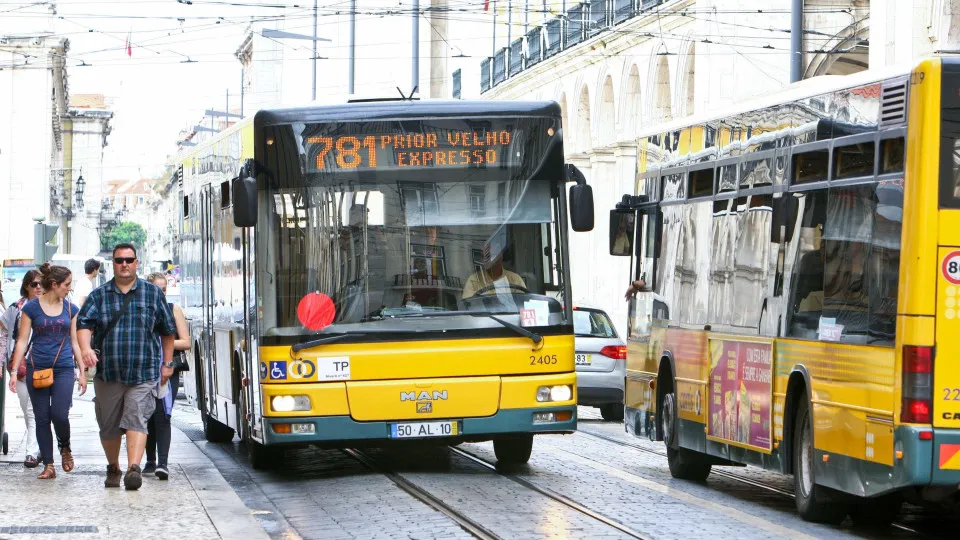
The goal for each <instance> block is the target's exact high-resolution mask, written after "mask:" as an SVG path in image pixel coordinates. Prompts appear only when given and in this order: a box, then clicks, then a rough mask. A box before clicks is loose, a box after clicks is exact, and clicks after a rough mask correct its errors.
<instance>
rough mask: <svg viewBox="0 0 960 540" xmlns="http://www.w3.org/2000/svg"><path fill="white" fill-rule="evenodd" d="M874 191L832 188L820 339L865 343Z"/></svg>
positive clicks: (829, 201) (828, 203)
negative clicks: (867, 269) (867, 270)
mask: <svg viewBox="0 0 960 540" xmlns="http://www.w3.org/2000/svg"><path fill="white" fill-rule="evenodd" d="M873 191H874V186H872V185H865V186H853V187H846V188H840V189H831V190H830V195H829V197H828V199H827V222H826V225H825V226H824V234H823V244H824V255H825V258H824V271H823V278H824V280H823V281H824V286H823V318H822V320H821V323H820V333H821V335H820V339H825V340H830V341H839V340H841V339H842V340H843V341H850V340H853V341H856V342H860V343H862V342H864V341H866V335H867V328H868V320H869V317H868V312H869V296H868V294H867V293H868V283H867V272H866V267H867V263H868V257H869V255H870V245H871V242H872V240H873V214H874V206H875V204H874V200H873ZM841 336H842V338H841Z"/></svg>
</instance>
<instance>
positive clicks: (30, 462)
mask: <svg viewBox="0 0 960 540" xmlns="http://www.w3.org/2000/svg"><path fill="white" fill-rule="evenodd" d="M39 464H40V462H39V461H37V457H36V456H27V458H26V459H24V460H23V466H24V467H26V468H28V469H32V468H34V467H36V466H37V465H39Z"/></svg>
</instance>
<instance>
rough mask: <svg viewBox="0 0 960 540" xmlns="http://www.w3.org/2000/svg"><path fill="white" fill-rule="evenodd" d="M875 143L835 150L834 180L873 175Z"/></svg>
mask: <svg viewBox="0 0 960 540" xmlns="http://www.w3.org/2000/svg"><path fill="white" fill-rule="evenodd" d="M873 155H874V144H873V141H871V142H866V143H859V144H851V145H849V146H839V147H837V148H834V149H833V177H834V179H837V180H839V179H843V178H856V177H858V176H872V175H873Z"/></svg>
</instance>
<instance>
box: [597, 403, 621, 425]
mask: <svg viewBox="0 0 960 540" xmlns="http://www.w3.org/2000/svg"><path fill="white" fill-rule="evenodd" d="M600 416H601V417H602V418H603V419H604V420H606V421H607V422H623V405H622V404H620V403H607V404H606V405H603V406H601V407H600Z"/></svg>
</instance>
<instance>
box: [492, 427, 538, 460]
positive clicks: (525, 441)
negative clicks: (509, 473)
mask: <svg viewBox="0 0 960 540" xmlns="http://www.w3.org/2000/svg"><path fill="white" fill-rule="evenodd" d="M532 451H533V435H530V434H522V435H505V436H503V437H497V438H496V439H494V440H493V453H494V454H496V455H497V462H498V463H502V464H504V465H523V464H524V463H526V462H528V461H530V452H532Z"/></svg>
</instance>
